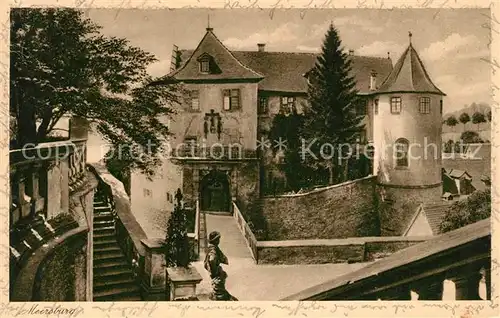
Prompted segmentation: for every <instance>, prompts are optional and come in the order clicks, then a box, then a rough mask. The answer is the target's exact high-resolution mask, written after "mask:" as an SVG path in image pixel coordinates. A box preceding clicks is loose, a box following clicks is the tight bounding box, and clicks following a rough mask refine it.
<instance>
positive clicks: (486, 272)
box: [484, 259, 491, 300]
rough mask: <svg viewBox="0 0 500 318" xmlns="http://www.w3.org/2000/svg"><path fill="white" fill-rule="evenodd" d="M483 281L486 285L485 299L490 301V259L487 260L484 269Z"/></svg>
mask: <svg viewBox="0 0 500 318" xmlns="http://www.w3.org/2000/svg"><path fill="white" fill-rule="evenodd" d="M484 280H485V283H486V299H487V300H491V259H488V262H487V264H486V266H485V267H484Z"/></svg>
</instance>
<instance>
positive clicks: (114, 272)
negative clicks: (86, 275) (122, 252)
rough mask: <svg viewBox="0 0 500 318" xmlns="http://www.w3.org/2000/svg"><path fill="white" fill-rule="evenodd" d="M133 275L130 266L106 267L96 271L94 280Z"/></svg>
mask: <svg viewBox="0 0 500 318" xmlns="http://www.w3.org/2000/svg"><path fill="white" fill-rule="evenodd" d="M131 275H132V270H131V269H130V268H128V267H111V268H109V267H105V268H101V269H100V270H99V271H98V272H97V273H94V280H97V279H109V278H111V277H128V276H131Z"/></svg>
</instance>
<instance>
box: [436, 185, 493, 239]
mask: <svg viewBox="0 0 500 318" xmlns="http://www.w3.org/2000/svg"><path fill="white" fill-rule="evenodd" d="M490 216H491V190H490V189H487V190H485V191H476V192H473V193H472V194H471V195H470V196H469V197H468V198H467V199H465V200H460V201H457V202H455V203H453V204H452V205H451V206H450V208H449V209H448V211H447V212H446V214H445V217H444V219H443V221H442V222H441V224H440V226H439V228H440V232H441V233H445V232H449V231H452V230H455V229H458V228H461V227H463V226H466V225H469V224H472V223H475V222H478V221H481V220H484V219H487V218H489V217H490Z"/></svg>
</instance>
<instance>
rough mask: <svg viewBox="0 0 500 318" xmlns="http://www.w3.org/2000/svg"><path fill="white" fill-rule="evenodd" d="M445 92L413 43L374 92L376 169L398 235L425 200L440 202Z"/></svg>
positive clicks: (389, 219) (389, 218)
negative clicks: (428, 71) (429, 71)
mask: <svg viewBox="0 0 500 318" xmlns="http://www.w3.org/2000/svg"><path fill="white" fill-rule="evenodd" d="M443 96H445V94H444V93H443V92H442V91H441V90H440V89H439V88H437V87H436V86H435V85H434V84H433V83H432V81H431V79H430V77H429V75H428V74H427V71H426V70H425V67H424V64H423V63H422V60H421V59H420V57H419V56H418V54H417V51H416V50H415V48H414V47H413V45H412V42H411V33H410V34H409V45H408V48H407V49H406V50H405V51H404V53H403V54H402V56H401V57H400V58H399V60H398V61H397V62H396V64H395V66H394V68H393V70H392V72H391V73H390V74H389V76H388V77H387V78H386V79H385V81H384V82H383V83H382V84H381V85H380V87H379V88H378V89H377V91H376V92H375V94H374V97H373V98H374V101H373V102H374V105H375V106H374V108H375V109H374V116H373V118H374V119H373V127H374V132H373V133H374V138H373V139H374V146H375V157H374V166H373V167H374V170H375V171H374V174H375V175H377V182H378V184H379V190H380V193H381V197H382V200H386V201H387V202H390V203H391V205H392V210H391V212H388V215H385V218H386V220H387V223H388V224H383V223H384V220H383V219H384V217H382V220H381V222H382V227H384V226H385V227H386V228H388V229H389V232H391V233H392V234H393V235H400V234H401V232H402V231H404V227H405V226H406V225H407V223H408V218H411V217H412V216H413V214H414V213H415V208H416V205H418V204H420V203H421V202H429V201H437V200H439V199H440V197H441V195H442V186H441V167H442V161H441V147H442V141H441V129H442V127H441V125H442V112H443Z"/></svg>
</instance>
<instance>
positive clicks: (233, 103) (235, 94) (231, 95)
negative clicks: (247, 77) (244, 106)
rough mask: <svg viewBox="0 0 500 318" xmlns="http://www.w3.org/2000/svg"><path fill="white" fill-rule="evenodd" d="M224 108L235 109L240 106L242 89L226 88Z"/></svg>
mask: <svg viewBox="0 0 500 318" xmlns="http://www.w3.org/2000/svg"><path fill="white" fill-rule="evenodd" d="M223 95H224V101H223V103H224V110H233V109H239V108H240V90H239V89H225V90H224V94H223Z"/></svg>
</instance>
